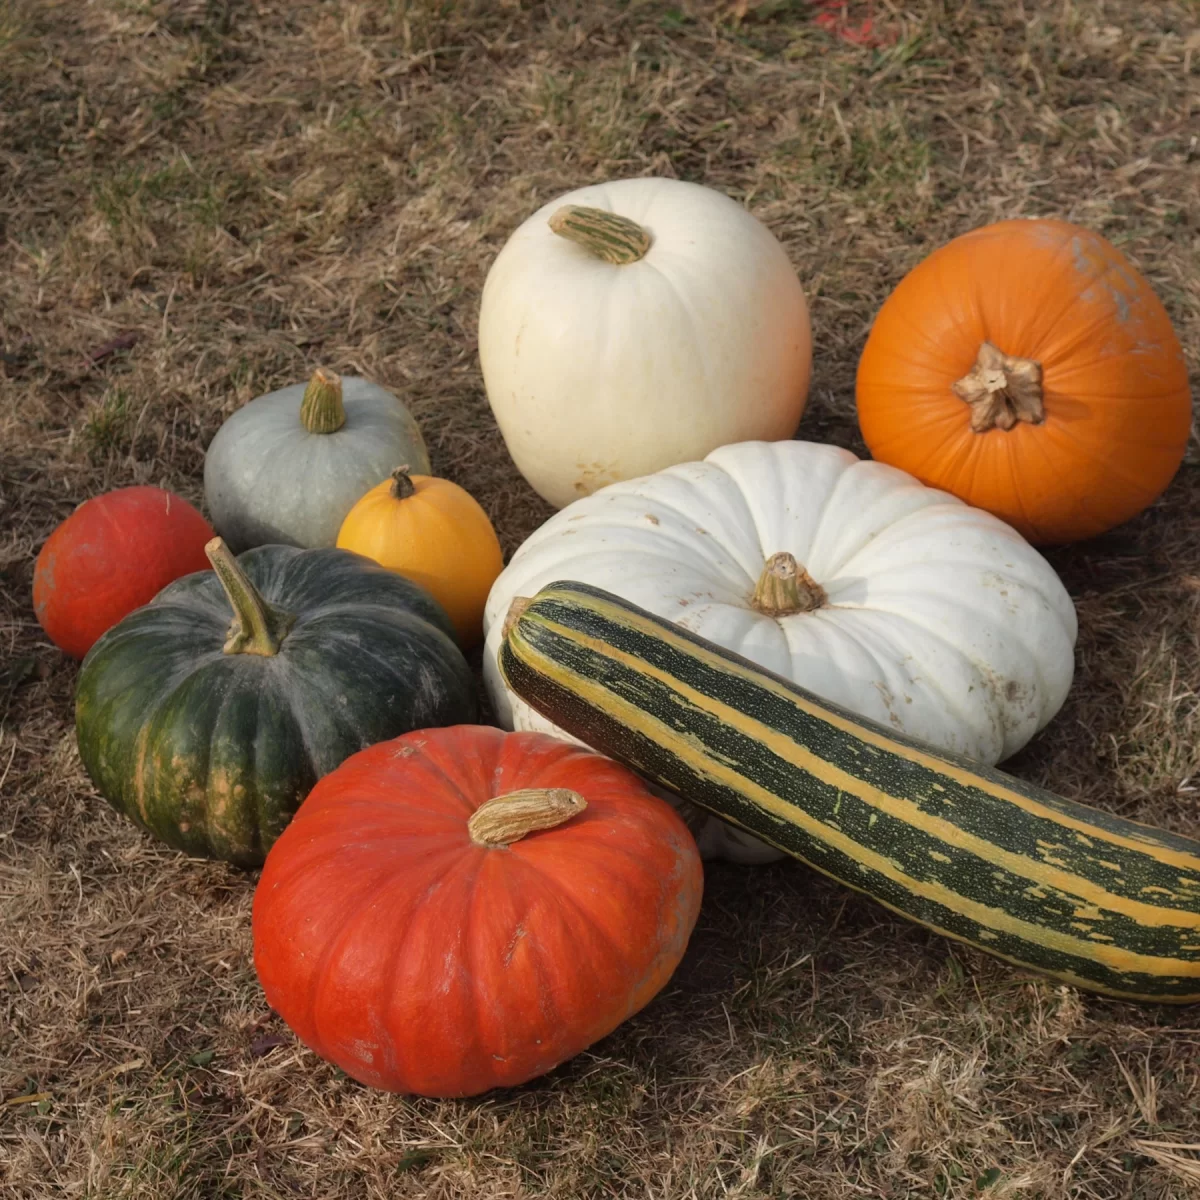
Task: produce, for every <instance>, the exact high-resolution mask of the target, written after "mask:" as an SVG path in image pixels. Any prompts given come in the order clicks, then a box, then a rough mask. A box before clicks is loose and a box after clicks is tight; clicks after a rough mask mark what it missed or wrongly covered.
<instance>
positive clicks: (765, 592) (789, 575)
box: [750, 551, 829, 617]
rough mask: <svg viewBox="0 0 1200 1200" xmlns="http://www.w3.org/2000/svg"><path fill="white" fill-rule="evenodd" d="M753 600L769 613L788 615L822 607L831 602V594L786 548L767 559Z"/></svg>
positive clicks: (752, 602) (769, 615) (758, 607)
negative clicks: (829, 594)
mask: <svg viewBox="0 0 1200 1200" xmlns="http://www.w3.org/2000/svg"><path fill="white" fill-rule="evenodd" d="M750 603H751V604H752V605H753V606H754V608H755V609H756V610H757V611H758V612H760V613H764V614H765V615H766V616H768V617H787V616H791V614H792V613H802V612H812V611H813V610H814V609H817V608H821V607H822V606H823V605H825V604H828V603H829V597H828V596H827V595H826V594H825V589H824V588H823V587H822V586H821V585H820V584H819V583H818V582H817V581H816V580H815V579H814V578H813V577H812V576H811V575H810V574H809V573H808V572H807V571H806V570H805V569H804V568H803V567H802V566H801V565H800V564H799V563H798V562H797V561H796V560H795V558H794V557H793V556H792V555H790V554H788V553H787V552H786V551H784V552H782V553H780V554H772V555H771V557H770V558H768V559H767V561H766V565H765V566H764V567H763V570H762V574H761V575H760V576H759V577H758V583H757V584H756V585H755V588H754V597H753V599H751V601H750Z"/></svg>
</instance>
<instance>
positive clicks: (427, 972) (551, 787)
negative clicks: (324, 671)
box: [253, 725, 703, 1096]
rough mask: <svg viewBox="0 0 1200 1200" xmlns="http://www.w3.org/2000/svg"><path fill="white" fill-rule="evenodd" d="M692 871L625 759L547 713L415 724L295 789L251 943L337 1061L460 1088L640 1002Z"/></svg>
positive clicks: (592, 1030)
mask: <svg viewBox="0 0 1200 1200" xmlns="http://www.w3.org/2000/svg"><path fill="white" fill-rule="evenodd" d="M702 886H703V877H702V871H701V866H700V857H699V853H698V851H697V849H696V845H695V842H694V841H693V840H692V836H691V834H690V833H689V832H688V830H687V827H686V826H685V825H684V823H683V821H682V820H681V819H680V818H679V817H678V816H677V815H676V814H675V812H674V810H673V809H672V808H671V807H670V806H669V805H667V804H665V803H664V802H663V801H661V800H659V799H657V798H656V797H655V796H653V795H652V794H651V793H650V792H648V791H647V790H646V788H645V787H644V786H643V784H642V783H641V781H640V780H639V779H638V777H637V776H636V775H634V774H633V772H631V771H629V770H628V769H627V768H625V767H622V766H619V765H618V764H616V763H614V762H612V761H611V760H609V759H607V758H602V757H601V756H600V755H597V754H594V753H592V752H591V751H588V750H583V749H581V748H580V747H578V746H575V745H572V744H570V743H567V742H565V741H562V740H559V739H556V738H551V737H549V736H547V735H546V734H540V733H511V734H505V733H502V732H501V731H500V730H498V729H493V728H490V727H486V726H478V725H458V726H452V727H450V728H447V729H431V730H421V731H418V732H416V733H410V734H405V735H404V736H403V737H399V738H396V739H395V740H394V741H388V742H381V743H379V744H378V745H375V746H372V747H370V748H368V749H366V750H363V751H360V752H359V753H358V754H355V755H353V756H352V757H351V758H349V759H347V760H346V761H345V762H344V763H343V764H342V765H341V766H340V767H338V768H337V769H336V770H335V771H333V772H332V773H331V774H329V775H327V776H325V778H324V779H322V780H321V781H320V782H319V783H318V784H317V786H316V787H315V788H314V789H313V791H312V792H310V793H309V796H308V799H307V800H306V801H305V802H304V804H303V805H302V806H301V808H300V811H299V812H298V814H297V815H296V817H295V818H294V819H293V821H292V823H291V825H289V826H288V828H287V829H286V830H285V831H284V833H283V835H282V836H281V837H280V838H279V840H278V841H277V842H276V843H275V844H274V846H273V847H272V849H271V851H270V853H269V854H268V855H267V861H266V865H265V867H264V868H263V873H262V878H261V880H260V882H259V885H258V888H257V891H256V892H255V897H254V915H253V931H254V963H255V968H256V969H257V971H258V977H259V980H260V981H261V983H262V987H263V991H264V992H265V994H266V998H267V1001H268V1003H269V1004H270V1005H271V1007H272V1008H274V1009H275V1010H276V1011H277V1012H278V1013H279V1014H280V1015H281V1016H282V1017H283V1019H284V1020H285V1021H286V1022H287V1024H288V1025H289V1026H290V1027H291V1028H292V1029H293V1030H294V1031H295V1032H296V1034H297V1035H298V1036H299V1037H300V1039H301V1040H302V1041H303V1042H304V1043H305V1044H306V1045H308V1046H309V1047H310V1048H311V1049H312V1050H314V1051H315V1052H316V1053H317V1054H319V1055H320V1056H321V1057H323V1058H326V1059H328V1060H330V1061H332V1062H333V1063H335V1064H337V1066H339V1067H341V1068H342V1070H343V1071H345V1072H346V1073H347V1074H348V1075H350V1076H352V1077H353V1078H355V1079H357V1080H359V1081H360V1082H362V1083H365V1084H368V1085H370V1086H372V1087H377V1088H383V1089H385V1090H388V1091H395V1092H409V1093H417V1094H421V1095H427V1096H470V1095H476V1094H478V1093H480V1092H485V1091H487V1090H489V1089H491V1088H494V1087H505V1086H513V1085H516V1084H519V1083H524V1082H525V1081H526V1080H529V1079H533V1078H534V1077H535V1076H538V1075H541V1074H543V1073H545V1072H546V1071H549V1070H551V1069H552V1068H553V1067H555V1066H557V1065H558V1064H559V1063H561V1062H564V1061H565V1060H566V1059H568V1058H571V1057H572V1056H574V1055H576V1054H578V1053H579V1052H580V1051H582V1050H584V1049H585V1048H586V1047H588V1046H590V1045H591V1044H592V1043H593V1042H595V1041H597V1040H598V1039H599V1038H602V1037H604V1036H605V1035H606V1034H608V1033H610V1032H611V1031H612V1030H613V1029H615V1028H616V1026H617V1025H619V1024H620V1023H621V1022H622V1021H624V1020H625V1019H626V1018H627V1017H629V1016H632V1015H633V1014H634V1013H636V1012H637V1011H638V1010H639V1009H641V1008H642V1007H643V1006H644V1005H646V1004H647V1003H648V1002H649V1001H650V999H651V998H652V997H653V996H654V995H655V994H656V993H657V992H658V991H659V990H660V989H661V988H662V987H663V985H664V984H665V983H666V982H667V980H668V979H669V978H670V976H671V973H672V972H673V971H674V969H675V967H676V965H677V964H678V962H679V960H680V958H681V957H682V955H683V952H684V949H685V947H686V945H687V941H688V938H689V936H690V934H691V931H692V927H693V926H694V925H695V922H696V917H697V914H698V912H699V907H700V895H701V890H702Z"/></svg>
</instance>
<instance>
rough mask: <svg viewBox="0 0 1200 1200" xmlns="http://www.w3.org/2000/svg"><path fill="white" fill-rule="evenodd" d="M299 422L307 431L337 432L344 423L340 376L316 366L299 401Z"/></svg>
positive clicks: (344, 408) (344, 413) (344, 407)
mask: <svg viewBox="0 0 1200 1200" xmlns="http://www.w3.org/2000/svg"><path fill="white" fill-rule="evenodd" d="M300 423H301V424H302V425H303V426H304V428H305V429H307V430H308V432H309V433H337V431H338V430H339V429H341V427H342V426H343V425H345V423H346V406H345V404H344V403H343V402H342V377H341V376H340V375H337V374H335V373H334V372H333V371H328V370H326V369H325V368H324V367H318V368H317V369H316V370H315V371H314V372H313V377H312V378H311V379H310V380H309V381H308V387H306V388H305V389H304V399H303V400H301V401H300Z"/></svg>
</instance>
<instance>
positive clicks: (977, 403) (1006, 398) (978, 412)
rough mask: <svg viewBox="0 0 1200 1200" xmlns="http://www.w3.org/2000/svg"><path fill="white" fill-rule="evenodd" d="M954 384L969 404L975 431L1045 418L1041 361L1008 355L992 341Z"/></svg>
mask: <svg viewBox="0 0 1200 1200" xmlns="http://www.w3.org/2000/svg"><path fill="white" fill-rule="evenodd" d="M951 387H952V388H953V391H954V394H955V395H956V396H957V397H958V398H959V399H960V400H965V401H966V402H967V404H968V405H970V408H971V428H972V429H973V430H974V431H975V432H976V433H986V432H987V431H988V430H989V429H1012V428H1013V426H1015V425H1016V423H1017V422H1018V421H1028V422H1029V423H1030V424H1031V425H1040V424H1041V423H1042V422H1043V421H1044V420H1045V419H1046V409H1045V405H1044V404H1043V403H1042V364H1041V363H1037V362H1034V361H1033V359H1031V358H1015V357H1013V356H1012V355H1011V354H1005V353H1004V351H1003V350H1000V349H999V348H997V347H996V346H993V345H992V343H991V342H984V343H982V344H981V345H980V347H979V354H978V356H977V357H976V359H975V365H974V366H973V367H972V368H971V370H970V372H969V373H968V374H966V375H964V376H963V377H962V378H961V379H960V380H958V382H957V383H954V384H952V385H951Z"/></svg>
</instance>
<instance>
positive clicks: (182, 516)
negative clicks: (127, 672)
mask: <svg viewBox="0 0 1200 1200" xmlns="http://www.w3.org/2000/svg"><path fill="white" fill-rule="evenodd" d="M212 536H213V531H212V526H210V525H209V523H208V522H207V521H206V520H205V519H204V518H203V517H202V516H201V515H200V513H199V512H198V511H197V510H196V509H195V508H193V507H192V506H191V505H190V504H189V503H188V502H187V501H186V500H185V499H183V497H182V496H176V495H175V494H174V493H173V492H167V491H164V490H163V489H162V488H157V487H127V488H118V489H117V490H116V491H113V492H106V493H105V494H104V495H102V496H93V497H92V498H91V499H90V500H85V501H84V502H83V503H82V504H81V505H80V506H79V507H78V508H77V509H76V510H75V511H74V512H73V513H72V514H71V515H70V516H69V517H67V519H66V520H65V521H63V523H62V524H61V525H59V526H58V528H57V529H55V530H54V532H53V533H52V534H51V535H50V536H49V538H47V539H46V543H45V545H44V546H42V549H41V552H40V553H39V554H38V556H37V562H36V563H35V564H34V568H33V609H34V612H35V613H36V614H37V619H38V621H39V622H40V624H41V626H42V628H43V629H44V630H45V631H46V633H47V635H48V636H49V638H50V640H51V641H52V642H53V643H54V644H55V645H56V646H57V647H58V648H59V649H60V650H62V651H63V652H64V653H66V654H69V655H71V656H72V657H73V658H83V656H84V655H85V654H87V652H88V651H89V650H90V649H91V648H92V643H93V642H95V641H96V640H97V638H99V637H100V635H101V634H102V633H106V632H107V631H108V630H109V629H111V628H112V627H113V626H114V625H115V624H116V623H117V622H118V621H120V620H123V619H124V618H125V617H127V616H128V615H129V614H130V613H131V612H133V610H134V609H135V608H141V606H142V605H143V604H149V603H150V601H151V600H153V599H154V597H155V596H157V595H158V593H159V592H161V591H162V589H163V588H165V587H166V586H167V584H168V583H173V582H174V581H175V580H176V579H178V578H179V577H180V576H181V575H190V574H191V573H192V572H193V571H207V570H208V558H207V557H206V555H205V553H204V547H205V544H206V543H207V542H208V541H209V539H210V538H211V537H212Z"/></svg>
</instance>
